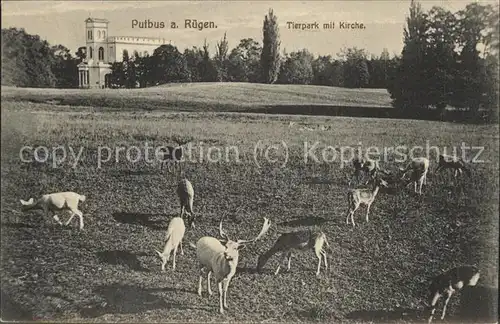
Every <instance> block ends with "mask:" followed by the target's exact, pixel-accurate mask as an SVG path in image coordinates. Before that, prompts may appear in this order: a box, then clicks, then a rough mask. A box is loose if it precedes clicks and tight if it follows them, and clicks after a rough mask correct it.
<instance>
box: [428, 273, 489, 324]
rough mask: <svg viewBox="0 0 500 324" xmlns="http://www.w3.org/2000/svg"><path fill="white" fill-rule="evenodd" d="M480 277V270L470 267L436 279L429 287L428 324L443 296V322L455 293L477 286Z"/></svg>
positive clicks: (443, 274) (441, 275) (444, 274)
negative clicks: (464, 288) (467, 287)
mask: <svg viewBox="0 0 500 324" xmlns="http://www.w3.org/2000/svg"><path fill="white" fill-rule="evenodd" d="M479 277H480V273H479V270H478V269H477V268H476V267H474V266H469V265H466V266H460V267H456V268H453V269H451V270H448V271H446V272H444V273H442V274H440V275H439V276H437V277H435V278H434V279H433V280H432V283H431V285H430V287H429V291H430V302H431V305H430V307H429V308H430V316H429V321H428V323H429V324H430V323H431V322H432V318H433V317H434V312H435V311H436V304H437V302H438V300H439V298H441V296H446V300H445V302H444V307H443V312H442V314H441V320H443V319H444V317H445V315H446V307H447V306H448V302H449V301H450V298H451V296H452V295H453V293H455V292H456V291H459V290H461V289H462V288H463V287H466V286H475V285H476V284H477V281H478V280H479Z"/></svg>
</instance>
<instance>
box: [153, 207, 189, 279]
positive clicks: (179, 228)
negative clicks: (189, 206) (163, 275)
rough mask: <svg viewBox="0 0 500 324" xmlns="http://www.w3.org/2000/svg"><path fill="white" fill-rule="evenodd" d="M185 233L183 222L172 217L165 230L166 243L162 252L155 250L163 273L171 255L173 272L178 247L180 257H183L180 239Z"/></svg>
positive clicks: (179, 218) (178, 218) (180, 218)
mask: <svg viewBox="0 0 500 324" xmlns="http://www.w3.org/2000/svg"><path fill="white" fill-rule="evenodd" d="M185 232H186V226H185V225H184V220H183V219H182V217H174V218H172V219H171V220H170V223H169V224H168V228H167V238H166V239H167V241H166V243H165V246H164V247H163V252H160V251H158V250H155V252H156V253H157V254H158V255H159V257H160V259H161V262H162V263H161V271H162V272H165V271H166V270H165V265H166V264H167V262H168V260H169V259H170V254H171V253H172V251H173V253H172V270H175V255H176V254H177V248H178V247H179V246H180V248H181V255H184V250H183V249H182V239H183V238H184V233H185Z"/></svg>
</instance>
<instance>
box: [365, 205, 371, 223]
mask: <svg viewBox="0 0 500 324" xmlns="http://www.w3.org/2000/svg"><path fill="white" fill-rule="evenodd" d="M370 206H371V204H368V205H367V206H366V222H367V223H368V214H370Z"/></svg>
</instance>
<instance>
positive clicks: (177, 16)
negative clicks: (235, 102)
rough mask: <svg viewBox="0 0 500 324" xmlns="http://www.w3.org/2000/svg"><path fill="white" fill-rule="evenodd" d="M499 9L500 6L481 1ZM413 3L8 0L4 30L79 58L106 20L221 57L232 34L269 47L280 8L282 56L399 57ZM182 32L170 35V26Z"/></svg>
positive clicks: (115, 27)
mask: <svg viewBox="0 0 500 324" xmlns="http://www.w3.org/2000/svg"><path fill="white" fill-rule="evenodd" d="M470 2H472V1H430V0H424V1H421V4H422V6H423V8H424V9H426V10H427V9H430V8H431V7H432V6H436V5H437V6H441V7H444V8H447V9H449V10H452V11H457V10H460V9H463V8H464V7H465V6H466V5H467V3H470ZM479 2H481V3H491V4H495V3H496V1H489V2H488V1H479ZM409 4H410V0H390V1H389V0H388V1H274V2H273V1H253V2H252V1H224V2H220V1H204V2H187V1H182V2H181V1H141V2H136V1H130V2H122V1H2V28H8V27H18V28H21V27H22V28H24V29H25V30H26V31H27V32H28V33H30V34H38V35H40V36H41V37H42V38H43V39H46V40H47V41H48V42H49V43H50V44H57V43H59V44H62V45H64V46H66V47H68V48H70V49H71V50H72V51H73V52H74V51H76V49H77V48H78V47H79V46H83V45H85V23H84V20H85V19H86V18H88V17H89V16H90V17H94V18H105V19H108V20H109V21H110V23H109V32H108V35H109V36H150V37H162V38H166V39H169V40H171V41H172V43H173V44H175V45H176V46H177V47H178V48H179V50H180V51H183V50H184V48H186V47H192V46H200V47H201V46H202V45H203V41H204V39H206V40H207V42H208V43H209V45H210V49H211V53H213V52H214V48H215V44H216V42H217V41H218V40H219V39H220V38H221V37H222V36H223V35H224V32H227V38H228V41H229V47H230V49H231V48H233V47H234V46H236V45H237V44H238V42H239V40H240V39H242V38H254V39H255V40H257V41H259V42H260V43H261V42H262V22H263V19H264V16H265V15H266V13H267V12H268V10H269V8H273V9H274V12H275V14H276V16H277V17H278V23H279V28H280V35H281V50H283V49H286V51H287V52H291V51H294V50H298V49H302V48H307V49H308V50H310V51H311V52H312V53H314V54H315V55H318V54H322V55H326V54H331V55H335V54H336V53H338V52H339V50H340V48H342V47H344V46H347V47H353V46H356V47H359V48H364V49H366V50H367V51H368V52H369V53H373V54H376V55H379V54H380V53H381V52H382V50H383V48H384V47H385V48H387V49H388V50H389V53H391V55H392V54H393V53H397V54H399V53H400V52H401V49H402V47H403V27H404V20H405V17H406V15H407V13H408V7H409ZM134 19H136V20H138V21H144V20H147V19H149V20H150V21H163V22H164V23H165V24H166V28H163V29H139V28H137V27H136V28H132V20H134ZM184 19H198V20H202V21H214V22H215V24H216V25H217V28H216V29H205V30H203V31H198V30H191V29H185V28H184ZM172 21H175V22H176V23H177V24H179V25H180V28H178V29H170V28H169V27H170V22H172ZM288 21H293V22H300V23H307V22H312V23H313V22H318V23H319V25H320V26H321V27H322V25H323V23H327V22H330V21H334V22H336V24H337V26H336V28H335V29H334V30H324V29H322V28H321V29H320V30H314V31H299V30H292V29H289V28H288V27H287V22H288ZM341 21H348V22H359V23H363V24H364V25H365V26H366V28H365V29H362V30H339V29H338V23H339V22H341Z"/></svg>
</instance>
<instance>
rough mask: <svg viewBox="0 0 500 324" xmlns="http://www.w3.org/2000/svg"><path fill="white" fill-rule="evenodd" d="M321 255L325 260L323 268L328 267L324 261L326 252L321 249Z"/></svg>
mask: <svg viewBox="0 0 500 324" xmlns="http://www.w3.org/2000/svg"><path fill="white" fill-rule="evenodd" d="M321 255H322V256H323V259H324V261H325V269H328V262H327V261H326V252H325V251H323V250H321Z"/></svg>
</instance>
